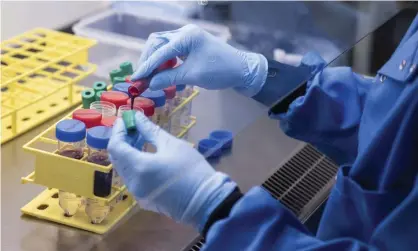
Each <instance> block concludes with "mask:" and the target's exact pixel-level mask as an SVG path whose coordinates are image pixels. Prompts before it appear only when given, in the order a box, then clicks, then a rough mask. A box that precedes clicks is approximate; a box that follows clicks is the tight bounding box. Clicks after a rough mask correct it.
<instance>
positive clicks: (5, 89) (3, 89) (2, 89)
mask: <svg viewBox="0 0 418 251" xmlns="http://www.w3.org/2000/svg"><path fill="white" fill-rule="evenodd" d="M8 90H9V87H2V88H1V92H7V91H8Z"/></svg>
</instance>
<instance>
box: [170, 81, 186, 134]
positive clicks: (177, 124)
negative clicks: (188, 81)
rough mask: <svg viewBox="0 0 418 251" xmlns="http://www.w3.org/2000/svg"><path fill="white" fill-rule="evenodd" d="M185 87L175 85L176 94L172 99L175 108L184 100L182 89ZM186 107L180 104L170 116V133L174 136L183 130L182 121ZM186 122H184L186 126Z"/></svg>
mask: <svg viewBox="0 0 418 251" xmlns="http://www.w3.org/2000/svg"><path fill="white" fill-rule="evenodd" d="M185 89H186V86H185V85H177V86H176V96H175V97H174V100H173V106H174V107H175V108H176V107H178V106H180V105H181V104H182V103H183V101H184V100H185V98H184V96H185V94H184V91H185ZM186 108H187V107H185V106H182V107H181V108H180V109H179V110H178V111H177V112H176V113H175V114H174V115H173V116H172V117H171V134H173V135H174V136H177V135H178V134H179V133H181V132H182V131H183V126H184V121H185V120H186V118H184V117H185V116H187V109H186ZM187 125H188V124H186V126H187Z"/></svg>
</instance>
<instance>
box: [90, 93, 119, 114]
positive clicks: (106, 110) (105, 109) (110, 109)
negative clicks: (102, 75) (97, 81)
mask: <svg viewBox="0 0 418 251" xmlns="http://www.w3.org/2000/svg"><path fill="white" fill-rule="evenodd" d="M103 93H106V92H103ZM100 98H101V97H100ZM90 109H91V110H96V111H98V112H99V113H101V114H102V118H107V117H112V116H116V112H117V108H116V105H115V104H112V103H110V102H106V101H94V102H93V103H91V104H90Z"/></svg>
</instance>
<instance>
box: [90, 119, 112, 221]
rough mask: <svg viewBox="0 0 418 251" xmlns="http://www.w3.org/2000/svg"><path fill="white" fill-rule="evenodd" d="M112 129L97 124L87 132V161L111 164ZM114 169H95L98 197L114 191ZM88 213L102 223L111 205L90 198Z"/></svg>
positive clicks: (92, 219) (91, 217) (91, 218)
mask: <svg viewBox="0 0 418 251" xmlns="http://www.w3.org/2000/svg"><path fill="white" fill-rule="evenodd" d="M111 134H112V129H111V128H109V127H105V126H96V127H93V128H91V129H89V130H88V132H87V138H86V142H87V147H88V157H87V161H88V162H91V163H95V164H98V165H102V166H108V165H110V159H109V154H108V152H107V145H108V143H109V139H110V136H111ZM112 176H113V170H111V171H110V172H109V173H104V172H99V171H95V173H94V190H93V193H94V195H95V196H98V197H107V196H109V195H110V194H111V191H112ZM85 211H86V214H87V215H88V216H89V218H90V220H91V222H92V223H93V224H99V223H101V222H102V221H103V220H104V219H105V218H106V216H107V215H108V213H109V211H110V206H109V205H107V204H106V203H105V202H103V201H101V200H97V199H91V198H88V199H87V201H86V209H85Z"/></svg>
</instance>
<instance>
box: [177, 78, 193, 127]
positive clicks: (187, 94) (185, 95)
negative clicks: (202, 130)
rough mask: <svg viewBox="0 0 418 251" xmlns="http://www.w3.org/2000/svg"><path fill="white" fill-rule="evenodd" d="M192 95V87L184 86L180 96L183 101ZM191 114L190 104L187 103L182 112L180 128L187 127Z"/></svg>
mask: <svg viewBox="0 0 418 251" xmlns="http://www.w3.org/2000/svg"><path fill="white" fill-rule="evenodd" d="M192 94H193V86H186V88H185V89H184V91H183V93H182V95H183V98H184V99H187V98H188V97H190V96H191V95H192ZM191 113H192V102H189V103H187V104H186V105H185V106H184V112H183V116H182V119H181V122H180V124H181V126H188V125H189V124H190V115H191Z"/></svg>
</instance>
